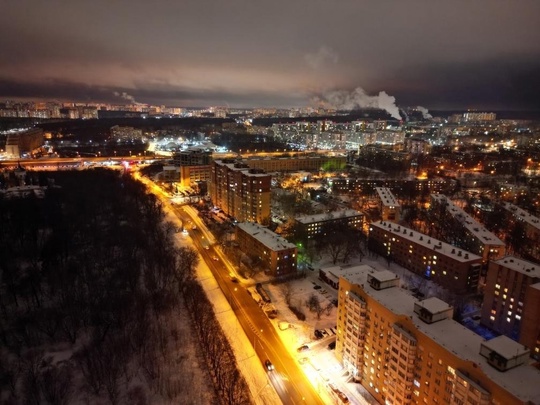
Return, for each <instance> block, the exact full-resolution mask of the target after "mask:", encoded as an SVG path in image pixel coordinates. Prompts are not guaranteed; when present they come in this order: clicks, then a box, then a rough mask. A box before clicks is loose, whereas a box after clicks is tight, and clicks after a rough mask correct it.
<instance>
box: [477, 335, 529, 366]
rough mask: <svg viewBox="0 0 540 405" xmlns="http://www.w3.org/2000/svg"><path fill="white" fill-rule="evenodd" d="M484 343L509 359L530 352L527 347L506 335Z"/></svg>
mask: <svg viewBox="0 0 540 405" xmlns="http://www.w3.org/2000/svg"><path fill="white" fill-rule="evenodd" d="M482 344H483V345H484V346H485V347H487V348H488V349H490V350H492V351H494V352H497V353H498V354H499V355H501V356H503V357H504V358H505V359H507V360H510V359H513V358H514V357H519V356H523V355H524V354H527V353H529V349H528V348H527V347H525V346H523V345H522V344H519V343H518V342H516V341H514V340H512V339H510V338H509V337H508V336H504V335H501V336H498V337H496V338H493V339H491V340H488V341H487V342H483V343H482Z"/></svg>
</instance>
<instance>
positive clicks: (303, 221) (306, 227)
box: [294, 209, 364, 239]
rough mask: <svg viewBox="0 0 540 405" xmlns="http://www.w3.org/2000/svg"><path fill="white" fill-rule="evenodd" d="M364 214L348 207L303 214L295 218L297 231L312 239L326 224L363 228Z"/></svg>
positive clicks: (300, 234)
mask: <svg viewBox="0 0 540 405" xmlns="http://www.w3.org/2000/svg"><path fill="white" fill-rule="evenodd" d="M363 217H364V216H363V214H362V213H361V212H359V211H356V210H352V209H347V210H340V211H334V212H329V213H323V214H313V215H302V216H299V217H296V218H295V219H294V221H295V225H296V232H297V233H298V235H299V236H302V237H304V238H306V239H312V238H314V237H315V236H316V235H319V234H320V233H321V232H322V231H323V229H324V227H325V226H329V225H337V226H349V227H351V228H354V229H358V230H360V229H362V222H363Z"/></svg>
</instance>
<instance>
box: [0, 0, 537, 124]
mask: <svg viewBox="0 0 540 405" xmlns="http://www.w3.org/2000/svg"><path fill="white" fill-rule="evenodd" d="M3 14H4V17H5V19H4V20H5V21H4V24H3V25H2V26H1V27H0V33H1V35H0V46H1V47H2V49H3V50H4V52H5V55H7V57H5V58H2V61H0V98H2V99H15V100H28V99H33V100H36V99H39V100H58V101H67V100H72V101H78V102H106V103H116V104H121V103H145V104H152V105H167V106H179V107H189V106H192V107H194V106H203V105H205V106H208V105H218V106H227V107H233V108H238V107H278V108H279V107H283V108H286V107H306V106H313V107H316V106H321V105H323V106H327V107H336V108H340V107H341V108H352V107H355V106H358V107H379V108H384V109H386V110H387V111H388V112H389V113H390V114H392V113H393V111H394V115H395V110H393V108H394V107H395V106H396V105H397V106H399V107H401V106H414V105H422V106H424V107H426V108H429V109H467V108H479V109H512V110H520V109H521V110H538V109H540V102H539V101H538V100H537V98H536V97H535V93H536V91H537V90H538V89H539V88H540V82H539V79H538V76H537V75H536V74H535V73H536V72H537V71H538V70H539V67H540V57H539V56H540V45H539V44H538V41H534V38H536V36H537V35H538V33H539V30H540V28H538V25H537V23H536V19H537V16H538V15H540V3H538V2H534V1H521V2H518V3H507V2H503V1H489V2H488V1H476V2H474V3H470V2H466V1H457V2H452V3H444V4H441V3H432V2H427V1H423V0H415V1H411V2H407V3H404V2H393V1H387V2H381V3H376V4H375V3H368V2H352V1H343V2H339V3H335V4H331V3H322V2H321V3H313V2H306V1H304V0H302V1H298V2H295V3H294V4H289V3H285V2H280V1H277V2H271V3H264V4H256V5H255V4H253V3H249V2H243V1H232V2H226V3H215V4H211V3H201V2H193V1H187V2H181V3H180V2H173V1H161V2H159V4H154V3H152V4H150V3H138V2H137V3H134V2H126V1H117V2H114V3H109V2H105V1H95V2H92V3H83V2H76V1H75V2H69V3H64V2H58V1H53V2H47V3H42V2H38V1H34V0H29V1H26V2H24V3H20V2H15V1H8V2H7V4H6V7H4V13H3Z"/></svg>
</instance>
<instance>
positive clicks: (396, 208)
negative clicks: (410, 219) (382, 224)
mask: <svg viewBox="0 0 540 405" xmlns="http://www.w3.org/2000/svg"><path fill="white" fill-rule="evenodd" d="M375 191H376V192H377V200H378V202H379V210H380V212H381V217H382V219H383V220H384V221H394V222H399V221H400V219H401V205H400V204H399V202H398V200H397V198H396V197H395V196H394V194H392V191H390V189H389V188H388V187H376V188H375Z"/></svg>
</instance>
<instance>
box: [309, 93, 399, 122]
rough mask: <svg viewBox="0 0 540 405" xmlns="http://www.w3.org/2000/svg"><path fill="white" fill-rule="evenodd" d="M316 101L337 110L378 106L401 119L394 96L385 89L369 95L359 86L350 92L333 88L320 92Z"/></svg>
mask: <svg viewBox="0 0 540 405" xmlns="http://www.w3.org/2000/svg"><path fill="white" fill-rule="evenodd" d="M317 101H319V103H322V104H323V105H324V106H326V107H331V108H335V109H338V110H353V109H355V108H380V109H382V110H385V111H386V112H388V114H390V115H391V116H392V117H393V118H395V119H397V120H401V116H400V115H399V109H398V107H397V106H396V98H395V97H393V96H390V95H388V94H387V93H386V92H385V91H381V92H379V94H378V95H376V96H370V95H369V94H367V93H366V92H365V90H364V89H363V88H361V87H357V88H356V89H354V90H353V91H351V92H349V91H346V90H333V91H328V92H326V93H324V94H322V96H321V97H319V98H318V99H317Z"/></svg>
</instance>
